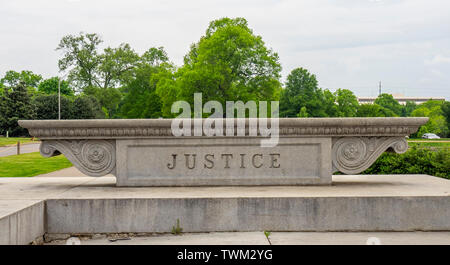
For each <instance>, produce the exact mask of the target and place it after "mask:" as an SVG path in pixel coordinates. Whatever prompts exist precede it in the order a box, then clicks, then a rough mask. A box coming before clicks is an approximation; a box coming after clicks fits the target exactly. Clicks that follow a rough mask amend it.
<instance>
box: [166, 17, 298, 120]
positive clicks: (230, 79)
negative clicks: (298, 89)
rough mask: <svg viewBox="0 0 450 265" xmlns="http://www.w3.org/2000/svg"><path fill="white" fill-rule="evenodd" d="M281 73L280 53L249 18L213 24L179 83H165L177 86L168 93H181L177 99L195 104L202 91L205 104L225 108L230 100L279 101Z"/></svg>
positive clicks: (180, 74) (189, 56) (182, 70)
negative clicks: (254, 28)
mask: <svg viewBox="0 0 450 265" xmlns="http://www.w3.org/2000/svg"><path fill="white" fill-rule="evenodd" d="M280 71H281V66H280V63H279V58H278V54H276V53H275V52H273V51H272V50H271V49H269V48H267V47H266V46H265V43H264V42H263V40H262V38H261V37H260V36H257V35H254V34H253V31H252V30H251V29H249V28H248V25H247V21H246V20H245V19H243V18H235V19H230V18H223V19H219V20H214V21H212V22H211V23H210V25H209V27H208V29H207V30H206V34H205V36H203V37H201V38H200V41H199V42H197V43H195V44H193V45H192V46H191V50H190V51H189V53H188V54H187V55H186V56H185V60H184V66H183V67H181V68H180V69H179V70H178V71H177V73H176V74H175V77H176V78H175V82H170V81H169V82H166V81H164V80H161V81H162V82H164V87H166V89H167V85H173V87H171V88H169V89H168V90H169V91H170V92H171V93H172V91H173V90H177V91H178V93H177V99H181V100H186V101H187V102H190V103H193V94H194V93H196V92H200V93H203V101H204V102H206V101H209V100H217V101H219V102H220V103H221V104H223V106H224V105H225V101H228V100H231V101H238V100H241V101H243V102H247V101H250V100H255V101H259V100H266V101H270V100H278V98H279V93H280V90H281V83H280V81H279V79H280ZM159 94H160V95H161V93H159ZM171 96H172V95H171ZM162 101H163V102H164V104H167V103H166V102H168V101H166V100H164V99H163V100H162ZM169 103H170V102H169ZM165 107H166V108H167V106H165ZM298 110H299V109H298ZM298 110H297V111H296V112H295V113H294V116H295V114H296V113H297V112H298Z"/></svg>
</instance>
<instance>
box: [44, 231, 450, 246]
mask: <svg viewBox="0 0 450 265" xmlns="http://www.w3.org/2000/svg"><path fill="white" fill-rule="evenodd" d="M109 238H111V237H108V236H104V237H103V238H95V239H87V240H83V239H81V240H80V244H81V245H269V242H268V241H267V239H266V237H265V236H264V234H263V232H234V233H233V232H231V233H230V232H223V233H186V234H181V235H172V234H161V235H154V236H141V237H130V238H122V240H117V241H110V240H109ZM123 239H125V240H123ZM269 239H270V241H271V243H272V245H366V244H371V245H372V244H380V245H417V244H420V245H428V244H430V245H449V244H450V232H273V233H272V234H271V235H270V237H269ZM71 240H73V239H71ZM66 243H67V240H56V241H53V242H49V243H47V244H46V245H65V244H66Z"/></svg>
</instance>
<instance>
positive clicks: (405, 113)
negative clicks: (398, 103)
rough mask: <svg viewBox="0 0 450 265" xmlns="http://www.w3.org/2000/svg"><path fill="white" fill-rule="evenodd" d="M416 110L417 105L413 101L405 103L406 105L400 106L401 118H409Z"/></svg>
mask: <svg viewBox="0 0 450 265" xmlns="http://www.w3.org/2000/svg"><path fill="white" fill-rule="evenodd" d="M416 108H417V104H416V103H415V102H414V101H409V100H408V101H406V104H405V105H404V106H402V115H401V116H402V117H409V116H410V115H411V113H412V112H413V111H414V110H415V109H416Z"/></svg>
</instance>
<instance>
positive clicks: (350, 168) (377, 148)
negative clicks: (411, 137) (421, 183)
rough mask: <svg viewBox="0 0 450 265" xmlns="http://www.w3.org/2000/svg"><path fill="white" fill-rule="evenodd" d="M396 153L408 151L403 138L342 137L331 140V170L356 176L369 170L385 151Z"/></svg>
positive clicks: (406, 143)
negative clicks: (390, 150) (390, 149)
mask: <svg viewBox="0 0 450 265" xmlns="http://www.w3.org/2000/svg"><path fill="white" fill-rule="evenodd" d="M389 148H392V150H393V151H395V152H396V153H404V152H406V151H407V150H408V142H407V141H406V139H405V137H342V138H337V139H333V149H332V159H333V170H334V171H340V172H342V173H344V174H358V173H361V172H362V171H364V170H366V169H367V168H369V167H370V166H371V165H372V164H373V163H374V162H375V160H377V158H378V157H379V156H380V155H381V154H382V153H383V152H384V151H386V150H387V149H389Z"/></svg>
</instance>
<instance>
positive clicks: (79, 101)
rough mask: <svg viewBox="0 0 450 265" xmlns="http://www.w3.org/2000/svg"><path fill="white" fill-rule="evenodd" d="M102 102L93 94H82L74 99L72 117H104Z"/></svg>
mask: <svg viewBox="0 0 450 265" xmlns="http://www.w3.org/2000/svg"><path fill="white" fill-rule="evenodd" d="M104 118H105V113H104V112H103V111H102V106H101V104H100V102H99V101H98V100H97V99H96V98H95V97H91V96H86V95H81V96H78V97H76V98H75V100H74V101H73V110H72V119H104Z"/></svg>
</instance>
